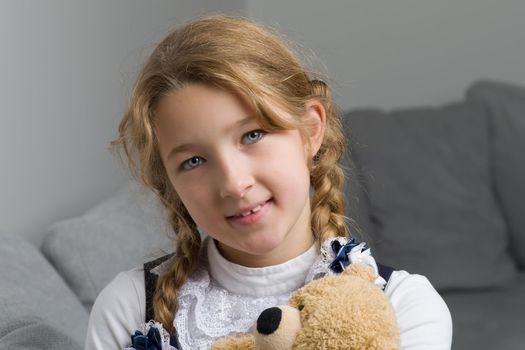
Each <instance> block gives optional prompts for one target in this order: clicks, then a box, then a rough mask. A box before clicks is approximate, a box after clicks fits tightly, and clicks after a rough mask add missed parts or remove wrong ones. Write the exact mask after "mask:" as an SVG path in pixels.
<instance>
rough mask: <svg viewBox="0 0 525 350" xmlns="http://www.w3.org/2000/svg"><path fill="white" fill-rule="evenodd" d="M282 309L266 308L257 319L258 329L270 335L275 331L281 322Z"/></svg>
mask: <svg viewBox="0 0 525 350" xmlns="http://www.w3.org/2000/svg"><path fill="white" fill-rule="evenodd" d="M281 318H282V311H281V309H279V308H278V307H271V308H269V309H266V310H264V311H263V312H261V314H260V315H259V318H258V319H257V331H258V332H259V333H260V334H265V335H269V334H272V333H273V332H275V331H276V330H277V329H278V328H279V325H280V324H281Z"/></svg>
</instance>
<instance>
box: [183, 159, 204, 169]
mask: <svg viewBox="0 0 525 350" xmlns="http://www.w3.org/2000/svg"><path fill="white" fill-rule="evenodd" d="M202 163H204V159H202V158H201V157H197V156H195V157H191V158H190V159H186V160H185V161H184V162H182V165H181V168H182V169H184V170H192V169H195V168H196V167H198V166H199V165H201V164H202Z"/></svg>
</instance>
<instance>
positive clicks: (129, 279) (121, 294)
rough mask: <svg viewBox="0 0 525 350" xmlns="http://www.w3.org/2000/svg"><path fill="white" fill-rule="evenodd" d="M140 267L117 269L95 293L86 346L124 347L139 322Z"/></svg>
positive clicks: (141, 298) (142, 303)
mask: <svg viewBox="0 0 525 350" xmlns="http://www.w3.org/2000/svg"><path fill="white" fill-rule="evenodd" d="M144 307H145V285H144V269H143V267H138V268H134V269H131V270H128V271H124V272H120V273H119V274H118V275H117V276H115V278H114V279H113V280H112V281H111V282H110V283H109V284H108V285H107V286H106V287H105V288H104V289H102V291H101V292H100V293H99V295H98V296H97V298H96V300H95V303H94V304H93V308H92V309H91V313H90V316H89V324H88V332H87V338H86V348H87V349H115V348H124V347H125V346H127V345H128V343H129V337H130V334H132V333H133V332H134V331H135V329H137V327H138V326H139V325H140V324H141V323H142V322H143V319H144Z"/></svg>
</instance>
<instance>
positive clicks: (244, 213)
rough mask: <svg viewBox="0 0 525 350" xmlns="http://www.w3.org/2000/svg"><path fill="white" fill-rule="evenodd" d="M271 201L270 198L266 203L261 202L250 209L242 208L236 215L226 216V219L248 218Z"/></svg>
mask: <svg viewBox="0 0 525 350" xmlns="http://www.w3.org/2000/svg"><path fill="white" fill-rule="evenodd" d="M271 200H272V198H270V199H268V200H266V201H263V202H259V203H257V204H255V205H254V206H252V207H248V208H243V209H241V210H239V211H238V212H237V213H236V214H234V215H230V216H227V217H226V218H228V219H230V218H239V217H246V216H249V215H251V214H254V213H257V212H258V211H259V210H261V209H262V207H264V206H265V205H266V204H267V203H268V202H269V201H271Z"/></svg>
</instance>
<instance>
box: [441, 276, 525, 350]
mask: <svg viewBox="0 0 525 350" xmlns="http://www.w3.org/2000/svg"><path fill="white" fill-rule="evenodd" d="M524 295H525V273H520V276H519V277H518V279H517V283H516V284H515V285H513V286H512V287H510V288H496V289H492V290H484V291H483V290H482V291H478V290H476V291H464V292H454V293H443V294H442V296H443V298H444V299H445V302H446V303H447V305H448V307H449V309H450V313H451V315H452V319H453V320H454V322H453V323H454V325H453V326H454V330H453V333H454V338H453V344H452V348H453V349H498V350H515V349H523V345H524V344H525V333H524V332H523V331H524V330H525V317H523V315H525V298H523V296H524Z"/></svg>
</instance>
